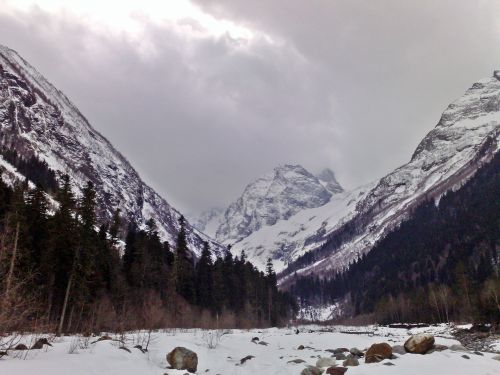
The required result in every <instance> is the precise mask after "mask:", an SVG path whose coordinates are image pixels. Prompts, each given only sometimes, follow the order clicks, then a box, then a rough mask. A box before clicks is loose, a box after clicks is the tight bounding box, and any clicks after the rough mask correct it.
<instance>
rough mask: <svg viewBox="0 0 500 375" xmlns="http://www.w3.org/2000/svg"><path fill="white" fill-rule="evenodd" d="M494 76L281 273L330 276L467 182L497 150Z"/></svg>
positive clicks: (498, 96)
mask: <svg viewBox="0 0 500 375" xmlns="http://www.w3.org/2000/svg"><path fill="white" fill-rule="evenodd" d="M499 137H500V71H495V73H494V75H493V76H492V77H491V78H487V79H483V80H481V81H479V82H477V83H475V84H474V85H473V86H472V87H471V88H470V89H469V90H467V92H466V93H465V94H464V95H463V96H462V97H461V98H459V99H458V100H456V101H455V102H454V103H452V104H450V105H449V106H448V108H447V109H446V110H445V111H444V113H443V115H442V117H441V119H440V121H439V123H438V125H437V126H436V127H435V128H434V129H433V130H432V131H431V132H429V133H428V134H427V136H426V137H425V138H424V139H423V140H422V142H421V143H420V144H419V146H418V147H417V149H416V151H415V152H414V154H413V156H412V158H411V160H410V162H409V163H407V164H405V165H403V166H402V167H400V168H398V169H396V170H395V171H394V172H392V173H390V174H388V175H387V176H385V177H384V178H382V179H381V180H380V181H379V182H378V183H377V184H376V186H375V187H374V188H373V189H372V190H371V191H370V192H369V193H368V194H366V196H365V197H363V199H361V200H360V201H359V202H358V203H357V204H356V207H355V211H354V213H351V214H350V218H349V220H342V221H341V222H340V224H339V225H337V226H336V228H335V229H334V230H333V231H331V232H330V233H329V234H328V236H327V237H325V239H326V238H328V240H327V241H326V243H325V244H324V245H323V246H321V247H320V248H318V249H316V250H314V251H312V252H310V253H308V254H305V255H304V256H302V257H301V258H299V259H297V260H296V261H295V262H294V263H293V264H291V265H290V267H289V268H288V269H287V270H286V271H285V272H284V273H283V274H282V278H283V279H282V282H286V275H287V274H290V273H291V272H294V271H297V272H299V273H303V274H308V273H312V272H314V273H317V274H322V273H326V272H331V271H335V270H338V269H341V268H343V267H345V266H347V265H348V264H349V263H350V262H351V261H352V260H354V259H356V258H358V257H359V256H360V254H363V253H366V252H368V251H369V250H370V249H371V248H372V247H373V246H374V244H375V243H376V242H377V241H378V240H380V239H381V238H383V237H384V236H385V235H386V234H387V233H388V231H390V230H391V229H393V228H395V227H396V226H397V225H399V224H400V222H401V221H402V220H403V219H404V218H407V217H408V215H409V213H410V212H411V210H412V208H414V207H416V206H417V205H418V204H419V203H421V202H422V201H424V200H427V199H430V198H434V199H439V197H440V196H441V195H442V194H443V193H444V192H446V191H447V190H450V189H454V188H457V187H459V186H461V185H462V184H463V183H464V182H465V181H467V180H468V179H469V178H470V177H471V176H472V175H474V173H475V172H476V171H477V169H478V168H479V167H480V166H481V165H482V164H483V163H484V162H486V161H488V160H490V159H491V158H492V157H493V155H494V154H495V153H496V152H497V151H498V148H499Z"/></svg>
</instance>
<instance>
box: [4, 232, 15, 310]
mask: <svg viewBox="0 0 500 375" xmlns="http://www.w3.org/2000/svg"><path fill="white" fill-rule="evenodd" d="M18 239H19V222H17V225H16V237H15V238H14V248H13V249H12V257H11V258H10V267H9V273H8V274H7V281H6V284H5V296H4V299H3V303H8V300H9V293H10V285H11V283H12V275H13V274H14V267H15V264H16V258H17V241H18ZM3 303H2V305H3Z"/></svg>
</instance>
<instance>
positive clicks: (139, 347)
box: [134, 345, 147, 353]
mask: <svg viewBox="0 0 500 375" xmlns="http://www.w3.org/2000/svg"><path fill="white" fill-rule="evenodd" d="M134 349H139V350H140V351H141V352H143V353H146V352H147V349H143V348H142V345H136V346H134Z"/></svg>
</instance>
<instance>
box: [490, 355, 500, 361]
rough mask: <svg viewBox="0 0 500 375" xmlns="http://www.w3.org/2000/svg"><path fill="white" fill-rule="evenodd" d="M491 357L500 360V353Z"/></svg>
mask: <svg viewBox="0 0 500 375" xmlns="http://www.w3.org/2000/svg"><path fill="white" fill-rule="evenodd" d="M491 359H494V360H495V361H500V354H499V355H496V356H494V357H491Z"/></svg>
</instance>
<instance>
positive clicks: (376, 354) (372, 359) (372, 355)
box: [365, 342, 392, 363]
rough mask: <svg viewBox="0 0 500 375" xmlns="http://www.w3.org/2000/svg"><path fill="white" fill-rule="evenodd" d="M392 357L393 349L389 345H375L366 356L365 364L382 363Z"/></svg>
mask: <svg viewBox="0 0 500 375" xmlns="http://www.w3.org/2000/svg"><path fill="white" fill-rule="evenodd" d="M391 357H392V348H391V346H390V345H389V344H387V343H385V342H384V343H381V344H373V345H372V346H370V349H368V351H367V352H366V354H365V363H376V362H381V361H383V360H384V359H389V358H391Z"/></svg>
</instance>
